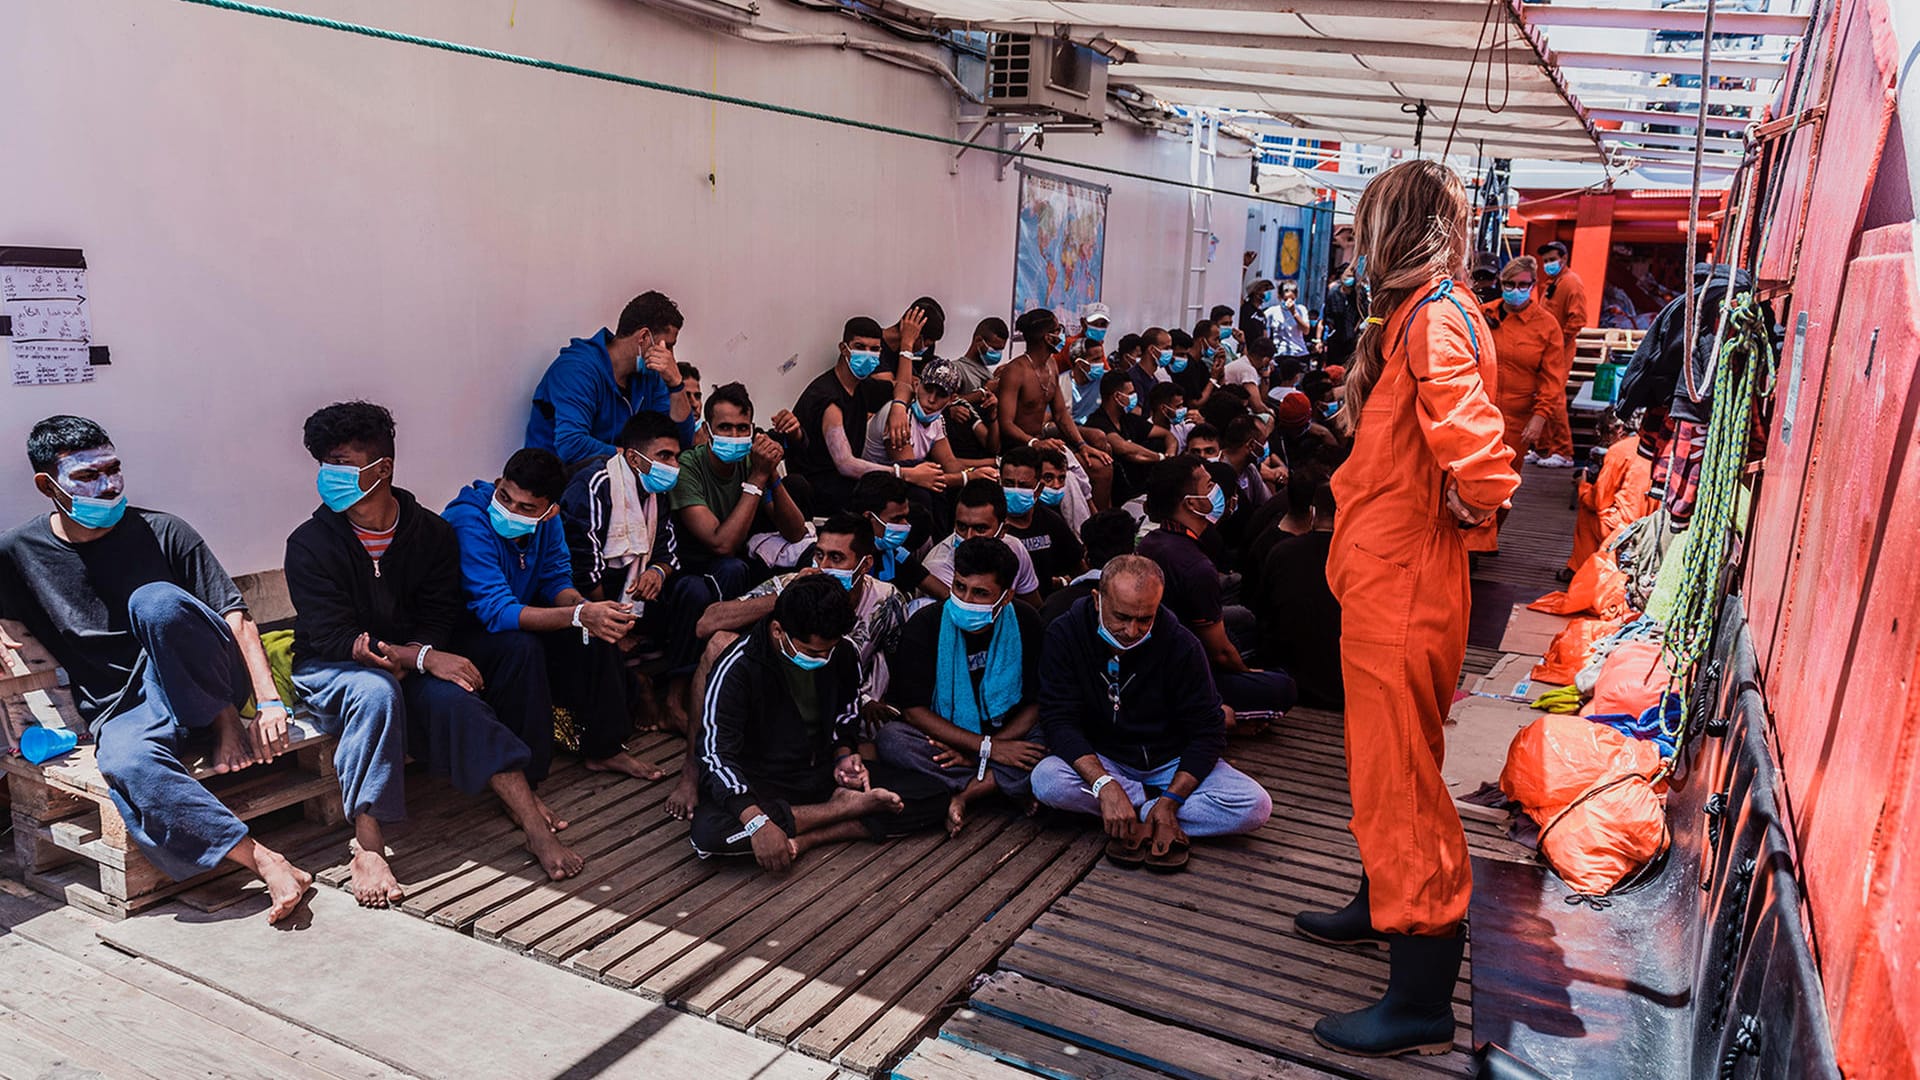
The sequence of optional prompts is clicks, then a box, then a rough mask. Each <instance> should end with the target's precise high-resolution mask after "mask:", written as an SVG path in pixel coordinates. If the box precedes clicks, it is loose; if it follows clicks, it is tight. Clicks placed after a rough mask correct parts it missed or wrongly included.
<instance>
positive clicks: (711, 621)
mask: <svg viewBox="0 0 1920 1080" xmlns="http://www.w3.org/2000/svg"><path fill="white" fill-rule="evenodd" d="M888 479H892V478H891V477H888ZM876 555H877V551H876V549H875V547H874V541H873V533H872V532H871V531H870V530H869V528H868V526H867V520H866V519H865V518H862V517H858V516H855V515H853V514H835V515H834V516H832V517H830V518H828V519H827V520H826V522H825V523H823V524H822V525H821V526H820V535H819V537H818V539H817V540H816V541H815V543H814V551H813V565H812V566H810V567H808V568H807V569H805V570H801V571H798V572H796V573H792V574H783V575H780V576H778V577H773V578H769V579H768V580H767V581H764V582H762V583H761V584H760V585H758V586H756V587H755V588H754V589H753V590H752V591H750V592H748V593H747V595H745V596H743V597H741V598H740V599H738V600H726V601H722V602H721V603H718V604H715V605H713V606H712V607H710V608H708V609H707V610H706V613H705V614H703V615H701V616H700V622H699V624H698V625H696V626H695V627H694V630H693V637H694V638H695V639H696V640H697V641H704V642H706V643H707V644H706V651H705V652H704V653H702V654H701V656H700V664H699V666H698V667H697V668H695V670H694V675H693V702H694V714H693V717H692V727H691V729H690V730H689V731H688V732H687V742H688V743H689V744H690V745H695V746H697V745H699V743H700V713H701V711H702V710H701V708H700V706H701V704H702V703H703V702H704V701H705V700H706V693H707V684H708V682H709V681H710V680H711V678H712V675H713V667H714V665H715V664H717V663H719V661H720V657H722V656H724V655H725V654H726V651H727V650H728V649H729V648H731V647H732V646H733V643H734V642H735V641H737V640H739V635H740V632H741V631H744V630H746V629H747V628H749V627H751V626H752V625H753V624H754V623H757V622H759V621H760V620H762V619H764V618H766V617H767V616H769V615H771V614H773V608H774V605H775V604H776V603H777V602H778V601H779V598H780V593H781V592H782V591H783V590H784V589H786V587H787V586H788V585H791V584H792V583H793V582H795V581H798V580H802V579H804V578H805V577H806V576H807V575H809V574H826V575H828V576H829V577H832V578H833V579H834V580H836V581H838V582H840V583H841V584H842V585H844V586H846V589H847V595H848V597H850V598H851V599H852V600H853V612H854V624H853V629H852V630H851V631H849V632H848V633H847V644H849V645H851V646H853V648H854V653H855V655H856V656H857V657H858V658H859V661H860V699H861V704H862V706H864V705H866V704H867V703H868V702H871V701H877V700H879V698H880V697H881V695H883V694H885V693H886V690H887V654H888V653H890V652H892V651H893V649H894V645H895V643H896V642H898V641H899V639H900V627H901V625H902V624H904V623H905V622H906V621H907V604H906V599H905V598H904V597H902V596H901V595H900V590H898V589H896V588H894V587H893V586H892V585H889V584H888V583H886V582H884V581H881V580H880V579H879V578H876V577H874V576H873V567H874V560H875V557H876ZM861 734H862V735H865V734H866V731H865V728H864V725H863V727H862V731H861ZM697 760H698V759H697V758H696V757H695V756H694V755H692V754H688V755H687V758H686V763H685V766H684V768H683V769H682V770H681V773H680V783H679V784H678V785H677V786H676V787H675V788H674V789H673V794H671V795H669V796H667V813H669V814H671V815H673V816H674V817H677V818H681V819H683V820H684V819H686V818H688V817H691V816H692V814H693V804H694V796H695V785H696V784H697V782H698V780H699V776H698V773H697V770H696V769H695V767H694V763H695V762H696V761H697Z"/></svg>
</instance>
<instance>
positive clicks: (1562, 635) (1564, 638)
mask: <svg viewBox="0 0 1920 1080" xmlns="http://www.w3.org/2000/svg"><path fill="white" fill-rule="evenodd" d="M1626 622H1627V621H1626V620H1625V619H1613V620H1608V619H1575V620H1573V621H1572V622H1570V623H1568V624H1567V626H1566V629H1564V630H1562V631H1560V632H1559V633H1558V634H1555V635H1554V637H1553V641H1552V642H1551V643H1550V644H1548V646H1547V655H1546V656H1544V657H1541V659H1540V662H1539V663H1537V664H1535V665H1533V673H1532V675H1531V676H1529V677H1530V678H1532V679H1533V681H1534V682H1537V683H1545V684H1547V685H1549V686H1571V685H1572V684H1573V677H1574V676H1575V675H1578V674H1580V672H1581V671H1582V670H1583V669H1585V668H1586V666H1587V665H1588V664H1589V663H1592V661H1593V647H1594V645H1595V644H1596V643H1597V642H1599V640H1600V639H1601V638H1603V637H1606V636H1607V635H1608V634H1611V633H1613V632H1614V631H1615V630H1618V629H1620V628H1621V627H1622V626H1625V625H1626Z"/></svg>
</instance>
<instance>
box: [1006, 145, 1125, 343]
mask: <svg viewBox="0 0 1920 1080" xmlns="http://www.w3.org/2000/svg"><path fill="white" fill-rule="evenodd" d="M1107 191H1108V189H1107V188H1104V187H1100V186H1098V185H1095V184H1083V183H1080V182H1078V181H1074V180H1068V179H1066V178H1064V177H1058V176H1051V175H1048V174H1046V173H1040V172H1033V171H1030V170H1026V169H1022V170H1021V171H1020V225H1019V231H1018V234H1017V236H1016V237H1015V239H1014V254H1013V314H1014V316H1015V317H1016V318H1017V317H1018V316H1019V315H1020V314H1021V313H1022V312H1026V311H1031V310H1033V309H1034V308H1038V307H1044V308H1051V309H1052V310H1053V311H1054V313H1055V314H1057V315H1059V316H1060V318H1061V321H1062V322H1064V323H1066V324H1067V325H1069V326H1071V325H1075V324H1076V320H1077V319H1078V317H1079V314H1080V309H1081V308H1082V307H1084V306H1086V305H1087V304H1091V303H1093V302H1094V301H1096V300H1098V299H1100V275H1101V271H1102V269H1103V266H1104V263H1105V261H1106V246H1107Z"/></svg>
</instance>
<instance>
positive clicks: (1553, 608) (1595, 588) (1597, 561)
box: [1527, 551, 1631, 619]
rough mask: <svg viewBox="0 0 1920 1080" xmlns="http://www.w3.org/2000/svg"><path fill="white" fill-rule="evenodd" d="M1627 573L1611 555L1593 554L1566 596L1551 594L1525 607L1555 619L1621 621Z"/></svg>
mask: <svg viewBox="0 0 1920 1080" xmlns="http://www.w3.org/2000/svg"><path fill="white" fill-rule="evenodd" d="M1627 580H1628V578H1627V572H1626V571H1625V570H1622V569H1620V564H1619V563H1617V562H1615V561H1614V557H1613V553H1612V552H1610V551H1596V552H1594V553H1593V555H1592V557H1591V558H1589V559H1588V560H1587V561H1586V562H1584V563H1581V564H1580V569H1579V571H1578V572H1576V573H1575V574H1574V575H1573V580H1572V581H1571V582H1569V583H1568V584H1567V591H1566V592H1554V593H1548V594H1547V595H1545V596H1543V597H1541V598H1540V599H1538V600H1535V601H1534V602H1533V603H1531V604H1528V605H1527V606H1528V607H1530V608H1532V609H1533V610H1535V611H1545V612H1548V613H1550V614H1554V615H1596V616H1599V617H1600V618H1602V619H1619V618H1624V617H1625V616H1627V615H1628V614H1630V613H1631V609H1629V608H1628V606H1627Z"/></svg>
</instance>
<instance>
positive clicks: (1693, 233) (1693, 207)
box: [1681, 0, 1718, 404]
mask: <svg viewBox="0 0 1920 1080" xmlns="http://www.w3.org/2000/svg"><path fill="white" fill-rule="evenodd" d="M1717 3H1718V0H1707V14H1706V22H1705V24H1704V25H1702V26H1701V28H1700V114H1699V115H1698V116H1696V117H1694V125H1693V191H1692V192H1691V193H1690V194H1689V195H1688V196H1687V263H1686V275H1687V296H1686V302H1687V320H1686V330H1687V333H1686V342H1687V351H1686V353H1685V354H1684V356H1683V358H1682V360H1681V371H1683V372H1685V373H1686V375H1687V378H1686V383H1687V396H1688V397H1689V398H1691V399H1693V401H1694V402H1695V403H1696V404H1697V403H1698V402H1699V401H1700V395H1701V393H1702V392H1704V391H1705V387H1700V386H1695V385H1694V381H1693V375H1692V372H1693V350H1694V349H1695V348H1696V347H1697V343H1698V341H1699V337H1700V306H1699V301H1700V300H1701V299H1704V298H1705V295H1706V294H1705V291H1704V290H1702V291H1701V292H1700V295H1699V296H1698V297H1696V296H1695V294H1694V293H1695V290H1694V284H1693V279H1694V277H1695V276H1696V275H1695V274H1694V272H1693V268H1694V265H1695V262H1694V260H1695V258H1696V250H1697V245H1698V244H1699V241H1700V166H1701V164H1702V163H1703V161H1704V160H1705V158H1706V152H1707V88H1708V87H1709V86H1710V85H1711V83H1712V78H1713V10H1714V8H1715V7H1716V6H1717Z"/></svg>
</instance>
